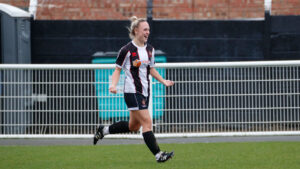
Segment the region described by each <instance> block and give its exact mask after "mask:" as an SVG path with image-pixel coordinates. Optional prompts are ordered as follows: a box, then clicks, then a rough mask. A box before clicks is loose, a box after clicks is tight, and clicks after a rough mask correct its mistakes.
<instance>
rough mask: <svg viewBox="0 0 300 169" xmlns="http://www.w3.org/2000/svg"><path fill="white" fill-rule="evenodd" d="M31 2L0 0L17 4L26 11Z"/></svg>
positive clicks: (26, 0)
mask: <svg viewBox="0 0 300 169" xmlns="http://www.w3.org/2000/svg"><path fill="white" fill-rule="evenodd" d="M29 2H30V0H0V3H5V4H10V5H13V6H17V7H19V8H21V9H23V10H26V11H28V7H29Z"/></svg>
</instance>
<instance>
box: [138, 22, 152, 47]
mask: <svg viewBox="0 0 300 169" xmlns="http://www.w3.org/2000/svg"><path fill="white" fill-rule="evenodd" d="M149 34H150V27H149V24H148V22H140V24H139V26H138V27H137V28H135V38H136V39H137V40H138V41H139V42H141V43H146V42H147V40H148V37H149Z"/></svg>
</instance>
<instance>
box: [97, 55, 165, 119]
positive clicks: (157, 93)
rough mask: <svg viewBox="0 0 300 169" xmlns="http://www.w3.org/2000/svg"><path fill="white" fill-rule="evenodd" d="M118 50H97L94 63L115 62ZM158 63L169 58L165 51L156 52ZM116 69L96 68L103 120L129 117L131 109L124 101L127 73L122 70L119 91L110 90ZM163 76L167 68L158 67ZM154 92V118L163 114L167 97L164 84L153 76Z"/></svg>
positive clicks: (158, 117)
mask: <svg viewBox="0 0 300 169" xmlns="http://www.w3.org/2000/svg"><path fill="white" fill-rule="evenodd" d="M117 55H118V52H105V53H104V52H97V53H95V54H94V55H93V60H92V63H93V64H114V63H115V61H116V57H117ZM155 62H156V63H166V62H167V59H166V57H165V56H163V52H160V51H158V52H156V55H155ZM113 71H114V69H97V70H95V88H96V96H97V102H98V108H99V117H100V118H101V119H103V120H109V119H116V120H120V119H128V118H129V111H128V109H127V106H126V104H125V101H124V97H123V96H124V94H123V85H124V79H125V75H124V72H123V71H122V72H121V76H120V80H119V83H118V86H117V89H118V93H117V94H112V93H110V92H109V90H108V89H109V85H110V84H111V77H112V74H113ZM157 71H158V72H159V73H160V74H161V76H162V77H165V69H163V68H157ZM152 82H153V85H152V92H153V93H152V94H153V96H152V97H153V119H160V118H161V117H162V116H163V109H164V103H165V98H164V97H163V96H164V94H165V87H164V85H162V84H160V83H159V82H158V81H157V80H156V79H154V78H153V81H152Z"/></svg>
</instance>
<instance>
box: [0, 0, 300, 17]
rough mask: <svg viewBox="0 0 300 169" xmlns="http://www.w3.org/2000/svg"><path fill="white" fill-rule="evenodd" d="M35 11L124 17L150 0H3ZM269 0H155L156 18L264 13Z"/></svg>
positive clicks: (298, 6) (281, 2)
mask: <svg viewBox="0 0 300 169" xmlns="http://www.w3.org/2000/svg"><path fill="white" fill-rule="evenodd" d="M0 3H7V4H11V5H14V6H17V7H20V8H22V9H25V10H29V9H30V10H31V11H32V10H33V11H35V12H34V13H35V16H36V17H35V18H36V19H38V20H124V19H128V18H129V17H130V16H132V15H136V16H138V17H146V13H147V0H0ZM264 3H265V0H153V18H154V19H176V20H202V19H241V18H262V17H264ZM299 14H300V0H272V15H299Z"/></svg>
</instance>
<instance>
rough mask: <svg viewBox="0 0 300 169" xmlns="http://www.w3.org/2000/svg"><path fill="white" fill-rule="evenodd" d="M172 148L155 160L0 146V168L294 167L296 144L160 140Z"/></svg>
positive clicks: (77, 149)
mask: <svg viewBox="0 0 300 169" xmlns="http://www.w3.org/2000/svg"><path fill="white" fill-rule="evenodd" d="M160 147H161V149H163V150H174V151H175V156H174V158H173V159H171V160H170V161H168V162H167V163H163V164H158V163H156V162H155V160H154V157H153V156H152V154H151V153H150V151H149V150H148V149H147V147H146V146H145V145H143V144H142V145H97V146H0V168H1V169H4V168H5V169H94V168H95V169H96V168H97V169H99V168H104V169H109V168H111V169H122V168H124V169H143V168H155V169H160V168H172V169H177V168H180V169H193V168H205V169H208V168H216V169H227V168H228V169H234V168H237V169H244V168H249V169H257V168H261V169H279V168H282V169H288V168H291V169H296V168H300V142H260V143H256V142H252V143H194V144H161V145H160Z"/></svg>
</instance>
